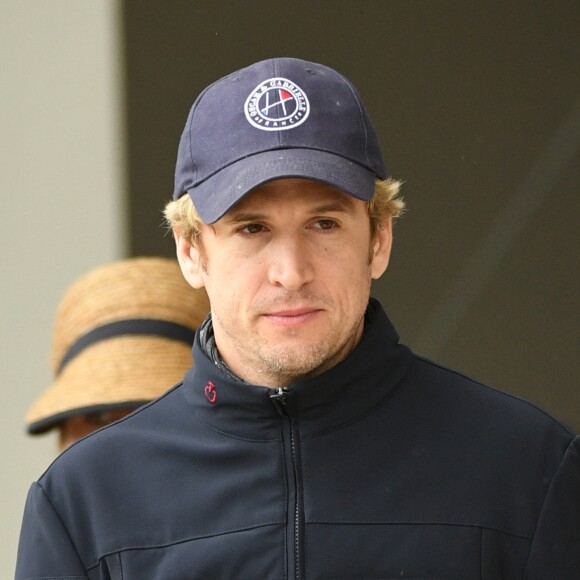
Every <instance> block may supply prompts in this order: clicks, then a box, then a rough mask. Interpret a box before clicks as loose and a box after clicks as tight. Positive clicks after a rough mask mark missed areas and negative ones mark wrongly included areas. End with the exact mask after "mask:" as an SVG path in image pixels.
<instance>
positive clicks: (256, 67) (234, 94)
mask: <svg viewBox="0 0 580 580" xmlns="http://www.w3.org/2000/svg"><path fill="white" fill-rule="evenodd" d="M386 176H387V170H386V168H385V164H384V161H383V155H382V152H381V147H380V145H379V141H378V138H377V135H376V133H375V131H374V129H373V126H372V124H371V121H370V119H369V117H368V115H367V113H366V111H365V109H364V107H363V104H362V101H361V98H360V96H359V94H358V92H357V90H356V89H355V87H354V86H353V85H352V83H351V82H350V81H349V80H348V79H346V78H345V77H344V76H342V75H341V74H340V73H338V72H336V71H335V70H333V69H331V68H329V67H327V66H324V65H321V64H316V63H313V62H307V61H304V60H299V59H295V58H272V59H269V60H264V61H261V62H258V63H255V64H253V65H251V66H249V67H247V68H243V69H241V70H239V71H237V72H234V73H232V74H230V75H228V76H226V77H223V78H222V79H220V80H218V81H216V82H215V83H213V84H212V85H210V86H209V87H207V88H206V89H205V90H204V91H203V92H202V93H201V94H200V95H199V97H198V98H197V100H196V101H195V103H194V104H193V106H192V108H191V111H190V113H189V116H188V119H187V123H186V125H185V129H184V131H183V134H182V136H181V141H180V144H179V151H178V154H177V166H176V169H175V189H174V193H173V199H177V198H179V197H181V196H182V195H183V194H185V193H188V194H189V195H190V196H191V199H192V201H193V203H194V205H195V208H196V209H197V212H198V214H199V216H200V217H201V219H202V220H203V221H204V222H205V223H208V224H209V223H214V222H216V221H217V220H219V219H220V218H221V217H222V216H223V215H224V214H225V213H226V212H227V211H228V210H229V209H230V208H231V207H232V206H233V205H234V204H236V203H237V202H238V201H240V200H241V199H242V198H243V197H244V196H245V195H246V194H247V193H249V192H250V191H251V190H252V189H254V188H255V187H258V186H259V185H262V184H264V183H266V182H268V181H272V180H273V179H280V178H288V177H299V178H305V179H313V180H316V181H320V182H323V183H327V184H329V185H332V186H334V187H336V188H337V189H340V190H341V191H344V192H345V193H348V194H350V195H352V196H353V197H356V198H358V199H361V200H364V201H369V200H370V199H372V197H373V195H374V183H375V178H377V177H378V178H380V179H385V178H386Z"/></svg>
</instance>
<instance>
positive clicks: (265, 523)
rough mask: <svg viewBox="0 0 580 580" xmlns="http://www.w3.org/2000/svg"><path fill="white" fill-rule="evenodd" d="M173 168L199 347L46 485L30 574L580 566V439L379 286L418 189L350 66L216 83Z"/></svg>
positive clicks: (173, 205) (521, 570)
mask: <svg viewBox="0 0 580 580" xmlns="http://www.w3.org/2000/svg"><path fill="white" fill-rule="evenodd" d="M387 86H388V81H386V82H385V87H387ZM390 89H391V90H396V87H395V88H393V87H390ZM175 177H176V179H175V189H174V199H173V201H172V202H170V204H169V205H168V206H166V212H165V216H166V218H167V219H168V221H169V222H170V223H171V226H172V229H173V232H174V237H175V242H176V249H177V256H178V260H179V263H180V266H181V269H182V272H183V273H184V276H185V278H186V279H187V281H188V282H189V283H190V284H191V285H192V286H193V287H194V288H205V289H206V291H207V293H208V296H209V300H210V304H211V314H210V316H209V317H208V318H206V320H205V321H204V322H203V323H202V325H201V326H200V328H199V329H198V331H197V332H196V335H195V343H194V347H193V348H194V350H193V355H194V358H195V366H194V367H193V369H192V370H191V371H188V372H187V373H186V374H185V376H184V378H183V380H182V382H181V383H179V384H178V385H177V386H176V387H174V388H173V389H171V390H169V391H168V392H166V393H165V394H164V395H163V396H162V397H160V398H158V399H156V400H155V401H154V402H153V403H151V404H149V405H146V406H144V407H141V408H140V409H138V410H137V411H135V412H134V413H132V414H131V415H130V416H128V417H125V418H124V419H122V420H121V421H117V422H116V423H114V424H113V425H111V426H109V427H106V428H104V429H101V430H100V431H99V432H98V433H94V434H93V435H91V436H89V437H87V438H85V439H84V440H83V441H81V442H79V443H78V444H77V445H73V446H72V447H70V448H69V449H68V450H66V451H65V452H64V453H62V454H61V455H60V456H59V457H58V458H57V460H56V461H55V462H54V463H53V464H52V466H51V467H50V468H49V469H48V470H47V471H46V472H45V473H44V474H43V475H42V476H41V477H40V478H39V480H38V481H36V482H35V483H33V485H32V486H31V489H30V492H29V495H28V499H27V503H26V507H25V513H24V518H23V524H22V531H21V537H20V548H19V554H18V564H17V574H16V578H17V580H24V579H27V580H32V579H37V580H38V579H40V578H53V579H56V578H58V579H65V578H77V579H79V580H80V579H84V580H86V579H90V580H97V579H98V580H105V579H108V580H111V579H114V580H121V579H122V580H142V579H155V580H169V579H179V580H185V579H192V578H195V579H202V578H203V579H205V578H211V579H212V580H218V579H220V580H223V579H227V580H231V579H239V580H249V579H260V580H274V579H276V580H281V579H290V578H292V579H302V580H305V579H308V580H310V579H321V578H326V579H329V578H352V579H354V578H358V579H361V578H441V579H442V578H462V579H468V578H469V579H475V578H477V579H484V580H491V579H493V580H498V579H501V578H504V579H506V578H509V579H513V578H527V579H528V580H532V579H534V580H537V579H540V578H541V579H545V580H548V579H550V580H556V579H558V580H564V579H566V580H572V579H573V578H574V579H578V578H580V440H579V439H578V438H577V437H575V435H574V433H572V432H571V431H570V430H569V429H568V428H567V427H566V426H564V425H562V424H561V423H559V422H558V421H556V420H555V419H553V418H551V417H549V416H548V415H547V414H546V413H544V412H543V411H541V410H539V409H537V408H536V407H534V406H533V405H531V404H529V403H527V402H524V401H521V400H519V399H516V398H514V397H512V396H510V395H508V394H505V393H501V392H499V391H497V390H495V389H491V388H489V387H487V386H485V385H482V384H481V383H479V382H477V381H474V380H472V379H469V378H467V377H465V376H463V375H461V374H460V373H457V372H454V371H452V370H450V369H447V368H444V367H442V366H441V365H438V364H435V363H433V362H431V361H428V360H425V359H424V358H422V357H420V356H417V355H416V354H414V353H413V352H412V351H411V349H409V348H408V347H406V346H404V345H402V344H401V343H400V341H399V337H398V335H397V332H396V331H395V329H394V327H393V325H392V324H391V322H390V320H389V317H388V316H387V313H386V312H385V310H384V308H383V306H382V305H381V303H380V302H379V301H378V300H376V299H374V298H371V295H370V291H371V283H372V280H373V279H377V278H379V277H380V276H382V274H383V273H384V272H385V270H386V268H387V265H388V263H389V257H390V251H391V244H392V237H393V236H392V233H393V220H394V219H395V218H396V217H397V216H398V215H399V214H400V213H401V210H402V206H403V203H402V200H401V199H400V197H399V186H400V183H399V182H398V181H397V180H395V179H393V178H392V177H391V176H390V175H389V173H388V171H387V169H386V167H385V164H384V160H383V154H382V151H381V148H380V145H379V141H378V137H377V135H376V133H375V131H374V129H373V126H372V124H371V122H370V119H369V117H368V115H367V113H366V111H365V108H364V106H363V103H362V100H361V98H360V96H359V94H358V92H357V90H356V88H355V87H354V86H353V85H352V83H351V82H350V81H349V80H348V79H346V78H345V77H344V76H343V75H341V74H340V73H338V72H337V71H335V70H333V69H331V68H329V67H327V66H324V65H321V64H317V63H312V62H306V61H303V60H298V59H294V58H273V59H268V60H265V61H262V62H258V63H254V64H252V65H251V66H249V67H246V68H244V69H242V70H239V71H236V72H234V73H232V74H230V75H228V76H226V77H224V78H222V79H220V80H218V81H216V82H215V83H213V84H212V85H211V86H209V87H208V88H207V89H206V90H204V91H203V92H202V93H201V95H200V96H199V97H198V99H197V100H196V102H195V103H194V105H193V106H192V108H191V111H190V113H189V116H188V119H187V122H186V126H185V130H184V132H183V135H182V139H181V142H180V145H179V149H178V153H177V166H176V175H175ZM434 219H436V216H435V217H434Z"/></svg>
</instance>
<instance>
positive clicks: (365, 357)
mask: <svg viewBox="0 0 580 580" xmlns="http://www.w3.org/2000/svg"><path fill="white" fill-rule="evenodd" d="M208 336H210V337H211V333H209V334H208V323H207V322H206V323H204V325H203V326H202V327H201V328H200V331H199V332H198V333H197V334H196V338H195V343H194V347H193V358H194V360H195V365H194V366H193V367H192V369H191V370H190V371H189V372H188V373H187V375H186V376H185V379H184V387H185V390H186V397H187V400H188V402H189V403H190V404H191V405H192V406H193V407H194V409H195V413H196V414H197V416H198V418H199V419H200V420H201V421H203V422H204V423H206V424H207V425H208V426H209V427H211V428H213V429H216V430H219V431H220V432H222V433H224V434H226V435H230V436H233V437H240V438H244V439H249V440H255V441H268V440H274V439H278V438H279V436H280V414H279V412H278V410H277V409H276V406H275V405H274V403H273V402H272V400H271V398H270V395H271V393H272V389H269V388H265V387H262V386H257V385H251V384H248V383H245V382H243V381H242V380H241V379H239V378H237V377H236V376H235V375H234V374H233V373H231V372H230V371H229V370H228V369H227V367H226V366H225V365H224V364H223V362H222V361H221V360H220V359H219V355H217V352H216V351H215V350H212V348H211V338H210V340H209V341H208ZM202 341H203V342H204V345H205V348H204V346H202ZM212 352H213V354H212ZM411 358H412V354H411V352H410V351H409V349H407V348H406V347H404V346H402V345H400V344H399V337H398V335H397V333H396V332H395V330H394V328H393V326H392V325H391V323H390V321H389V319H388V318H387V315H386V314H385V312H384V310H383V308H382V307H381V305H380V304H379V302H378V301H376V300H374V299H371V300H370V302H369V305H368V308H367V314H366V319H365V330H364V333H363V336H362V338H361V340H360V342H359V343H358V345H357V346H356V347H355V348H354V350H353V351H352V352H351V353H350V354H349V355H348V357H347V358H346V359H345V360H343V361H342V362H340V363H339V364H338V365H336V366H335V367H333V368H331V369H329V370H328V371H326V372H325V373H323V374H322V375H320V376H318V377H314V378H311V379H306V380H303V381H297V382H296V383H294V384H292V385H290V386H289V387H288V395H287V404H286V409H287V410H288V413H289V415H290V416H291V417H293V418H294V419H295V420H296V421H297V422H298V425H299V429H300V433H301V436H302V437H309V436H315V435H317V434H320V433H322V432H324V431H327V430H333V429H337V428H340V427H341V426H342V425H344V424H347V423H351V422H353V421H356V420H358V419H360V418H362V417H363V416H365V415H366V414H368V413H370V412H372V410H373V409H374V408H375V407H376V406H378V405H380V404H381V403H382V402H383V401H385V400H386V399H387V398H388V397H389V395H390V393H391V392H392V390H393V389H394V388H395V387H396V385H397V384H398V383H399V382H400V381H401V379H402V378H403V377H404V375H405V374H406V372H407V369H408V367H409V365H410V362H411Z"/></svg>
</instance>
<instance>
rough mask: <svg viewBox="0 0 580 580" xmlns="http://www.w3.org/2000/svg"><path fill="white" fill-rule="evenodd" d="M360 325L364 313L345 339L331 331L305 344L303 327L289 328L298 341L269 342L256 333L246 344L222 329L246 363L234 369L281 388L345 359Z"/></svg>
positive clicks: (247, 377) (254, 380) (245, 376)
mask: <svg viewBox="0 0 580 580" xmlns="http://www.w3.org/2000/svg"><path fill="white" fill-rule="evenodd" d="M363 316H364V315H363ZM361 326H362V317H361V319H360V320H357V321H355V322H354V324H353V325H352V327H351V328H350V329H349V332H348V333H347V334H346V335H343V336H345V338H344V339H343V340H342V341H339V340H338V339H334V338H333V337H335V336H336V334H332V333H331V334H330V335H329V336H328V337H326V338H323V339H321V340H320V341H319V342H317V343H314V344H312V343H307V344H304V342H301V340H300V336H299V335H300V331H296V330H294V329H288V337H290V338H296V343H295V344H293V345H291V346H288V345H287V344H284V345H281V344H276V343H273V342H268V341H267V340H265V339H261V338H260V337H255V339H254V340H253V342H252V344H251V345H245V344H243V343H242V341H240V339H239V338H238V337H234V336H232V334H231V333H229V332H228V330H227V328H223V327H222V329H223V330H224V332H225V334H226V335H227V336H228V338H229V339H230V341H231V344H233V345H234V348H235V349H236V352H237V358H238V361H240V362H241V363H242V364H243V367H242V368H233V369H232V370H233V371H234V372H235V373H236V374H238V375H239V376H240V378H242V379H244V380H245V381H248V382H250V383H253V384H258V385H263V386H266V387H271V388H280V387H286V386H288V385H290V384H292V383H294V382H296V381H298V380H303V379H307V378H311V377H315V376H318V375H320V374H321V373H323V372H324V371H326V370H328V369H329V368H331V367H333V366H334V365H336V364H337V363H338V362H340V361H341V360H343V359H344V358H345V357H346V356H347V355H348V354H349V353H350V351H351V350H352V349H353V348H354V346H355V345H356V343H357V339H358V337H359V329H360V328H361Z"/></svg>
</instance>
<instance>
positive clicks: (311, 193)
mask: <svg viewBox="0 0 580 580" xmlns="http://www.w3.org/2000/svg"><path fill="white" fill-rule="evenodd" d="M177 244H178V257H179V260H180V263H181V266H182V269H183V271H184V274H185V277H186V278H187V279H188V281H189V282H190V284H192V285H193V286H194V287H200V286H205V288H206V290H207V292H208V295H209V299H210V302H211V310H212V319H213V327H214V333H215V340H216V345H217V347H218V350H219V352H220V354H221V356H222V358H223V360H224V361H225V363H226V364H227V365H228V366H229V367H230V369H231V370H232V371H233V372H234V373H236V374H237V375H238V376H240V377H241V378H242V379H245V380H247V381H249V382H252V383H254V384H259V385H265V386H269V387H280V386H285V385H288V384H290V383H291V382H293V381H294V380H296V379H298V378H302V377H307V376H313V375H316V374H319V373H321V372H323V371H324V370H326V369H328V368H330V367H331V366H334V365H335V364H337V363H338V362H339V361H341V360H342V359H343V358H344V357H345V356H346V355H347V354H348V353H349V352H350V351H351V350H352V349H353V348H354V346H355V345H356V343H357V342H358V340H359V339H360V337H361V334H362V330H363V318H364V312H365V309H366V306H367V302H368V298H369V293H370V285H371V279H372V278H378V277H379V276H380V275H381V274H382V273H383V272H384V270H385V268H386V266H387V263H388V258H389V252H390V244H391V223H390V221H388V222H386V223H384V224H382V227H380V228H379V230H378V233H377V235H376V237H375V239H374V240H371V235H370V223H369V216H368V211H367V204H366V203H365V202H363V201H360V200H356V199H354V198H352V197H350V196H348V195H346V194H344V193H342V192H340V191H339V190H337V189H335V188H333V187H331V186H328V185H324V184H321V183H318V182H314V181H309V180H305V179H280V180H277V181H272V182H269V183H267V184H265V185H263V186H260V187H258V188H256V189H255V190H253V191H252V192H251V193H250V194H248V195H247V196H246V197H245V198H244V199H243V200H242V201H241V202H239V203H238V204H237V205H235V206H234V207H233V208H232V209H231V210H230V211H228V213H227V214H226V215H225V216H224V217H223V218H221V219H220V220H219V221H218V222H216V223H215V224H213V225H212V226H205V225H204V226H203V227H202V230H201V236H200V247H199V249H198V248H196V247H194V246H191V245H190V244H189V243H188V242H187V241H186V240H184V239H183V238H180V237H179V236H177Z"/></svg>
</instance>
